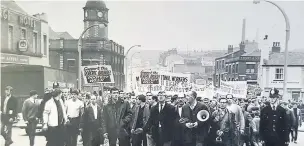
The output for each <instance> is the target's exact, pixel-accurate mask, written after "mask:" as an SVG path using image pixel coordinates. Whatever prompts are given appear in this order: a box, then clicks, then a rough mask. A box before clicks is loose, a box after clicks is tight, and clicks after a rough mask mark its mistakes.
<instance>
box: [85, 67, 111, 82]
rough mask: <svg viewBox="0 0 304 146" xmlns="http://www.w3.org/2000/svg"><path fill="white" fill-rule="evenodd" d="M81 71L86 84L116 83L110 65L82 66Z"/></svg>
mask: <svg viewBox="0 0 304 146" xmlns="http://www.w3.org/2000/svg"><path fill="white" fill-rule="evenodd" d="M81 71H82V77H83V79H84V83H85V84H96V83H114V77H113V72H112V67H111V66H110V65H91V66H82V67H81Z"/></svg>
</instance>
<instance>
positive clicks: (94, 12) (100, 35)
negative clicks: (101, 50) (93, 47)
mask: <svg viewBox="0 0 304 146" xmlns="http://www.w3.org/2000/svg"><path fill="white" fill-rule="evenodd" d="M83 10H84V19H83V22H84V29H86V28H88V27H89V26H91V25H94V24H103V25H102V27H93V28H90V29H89V30H88V31H87V32H86V33H85V35H84V38H86V39H89V38H95V39H108V23H109V22H108V11H109V9H108V8H107V7H106V4H105V2H104V1H102V0H88V1H87V3H86V5H85V7H84V8H83Z"/></svg>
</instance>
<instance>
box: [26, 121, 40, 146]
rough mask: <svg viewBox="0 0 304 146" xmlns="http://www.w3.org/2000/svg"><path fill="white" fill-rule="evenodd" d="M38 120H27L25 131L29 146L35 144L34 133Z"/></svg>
mask: <svg viewBox="0 0 304 146" xmlns="http://www.w3.org/2000/svg"><path fill="white" fill-rule="evenodd" d="M37 124H38V121H37V120H36V119H33V120H29V121H28V123H27V126H26V133H27V134H28V136H29V139H30V146H33V145H34V144H35V135H36V127H37Z"/></svg>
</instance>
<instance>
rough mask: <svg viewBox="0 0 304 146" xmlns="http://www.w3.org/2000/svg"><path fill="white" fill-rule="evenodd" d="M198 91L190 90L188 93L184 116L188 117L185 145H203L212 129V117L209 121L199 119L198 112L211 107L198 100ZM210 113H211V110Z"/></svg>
mask: <svg viewBox="0 0 304 146" xmlns="http://www.w3.org/2000/svg"><path fill="white" fill-rule="evenodd" d="M196 97H197V93H196V92H195V91H192V92H190V94H188V95H187V97H186V98H187V100H188V103H187V104H186V105H184V106H183V111H182V118H184V119H187V120H186V122H185V124H184V126H185V131H184V135H185V136H184V143H185V144H184V145H185V146H203V144H205V143H206V141H205V140H206V138H207V136H208V132H209V129H210V118H209V119H208V120H207V121H204V122H202V121H199V120H198V119H197V113H198V112H199V111H201V110H206V111H207V112H209V108H208V107H207V106H206V105H205V104H204V103H202V102H198V101H197V100H196ZM209 115H211V113H210V112H209Z"/></svg>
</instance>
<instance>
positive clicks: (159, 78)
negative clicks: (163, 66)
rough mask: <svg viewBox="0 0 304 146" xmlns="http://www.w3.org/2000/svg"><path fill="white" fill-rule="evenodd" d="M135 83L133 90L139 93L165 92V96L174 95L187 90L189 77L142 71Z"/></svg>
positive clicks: (178, 74)
mask: <svg viewBox="0 0 304 146" xmlns="http://www.w3.org/2000/svg"><path fill="white" fill-rule="evenodd" d="M139 81H140V82H139ZM137 82H138V83H137V84H136V87H135V89H136V90H137V92H140V93H145V92H155V93H156V92H159V91H165V92H166V93H167V94H171V93H172V94H175V93H180V92H185V90H187V89H189V84H190V75H189V74H182V73H172V72H162V71H142V72H141V75H140V80H137ZM148 83H150V84H148Z"/></svg>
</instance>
